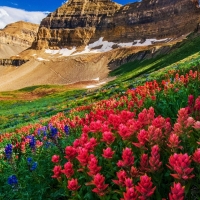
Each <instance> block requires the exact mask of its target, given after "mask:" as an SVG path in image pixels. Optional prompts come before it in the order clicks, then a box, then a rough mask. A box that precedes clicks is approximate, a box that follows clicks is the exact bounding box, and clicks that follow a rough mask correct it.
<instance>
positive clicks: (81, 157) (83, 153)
mask: <svg viewBox="0 0 200 200" xmlns="http://www.w3.org/2000/svg"><path fill="white" fill-rule="evenodd" d="M76 158H77V160H78V161H79V163H80V164H81V165H82V166H86V165H87V164H88V161H89V153H88V150H87V149H85V148H81V149H79V152H78V156H77V157H76Z"/></svg>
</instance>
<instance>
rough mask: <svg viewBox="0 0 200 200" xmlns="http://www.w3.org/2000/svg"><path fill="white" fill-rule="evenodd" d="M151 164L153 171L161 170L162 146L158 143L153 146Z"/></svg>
mask: <svg viewBox="0 0 200 200" xmlns="http://www.w3.org/2000/svg"><path fill="white" fill-rule="evenodd" d="M149 164H150V166H151V171H153V172H155V171H157V170H159V168H160V166H161V165H162V162H160V148H159V146H158V145H154V146H153V147H152V148H151V157H150V158H149Z"/></svg>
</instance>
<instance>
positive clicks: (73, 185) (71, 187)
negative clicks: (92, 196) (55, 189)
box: [67, 178, 80, 191]
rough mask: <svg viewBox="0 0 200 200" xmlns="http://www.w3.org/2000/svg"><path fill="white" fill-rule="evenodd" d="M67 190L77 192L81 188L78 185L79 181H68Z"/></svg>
mask: <svg viewBox="0 0 200 200" xmlns="http://www.w3.org/2000/svg"><path fill="white" fill-rule="evenodd" d="M67 183H68V184H67V188H68V189H69V190H71V191H76V190H78V189H79V188H80V186H79V185H78V180H77V179H73V178H72V179H71V180H68V181H67Z"/></svg>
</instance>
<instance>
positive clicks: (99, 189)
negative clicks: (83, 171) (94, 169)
mask: <svg viewBox="0 0 200 200" xmlns="http://www.w3.org/2000/svg"><path fill="white" fill-rule="evenodd" d="M92 183H93V184H94V185H95V186H96V188H94V189H93V190H92V191H93V192H95V193H97V195H99V196H104V195H105V190H106V188H107V187H108V184H105V177H104V176H103V175H101V174H99V173H98V174H96V175H95V176H94V180H93V181H92Z"/></svg>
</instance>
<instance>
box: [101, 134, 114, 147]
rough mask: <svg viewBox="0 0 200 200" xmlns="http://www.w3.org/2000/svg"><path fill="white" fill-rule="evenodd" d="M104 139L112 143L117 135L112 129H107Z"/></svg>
mask: <svg viewBox="0 0 200 200" xmlns="http://www.w3.org/2000/svg"><path fill="white" fill-rule="evenodd" d="M102 141H104V142H106V143H107V144H112V143H113V142H114V141H115V137H114V135H113V133H111V132H110V131H105V132H103V138H102Z"/></svg>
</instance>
